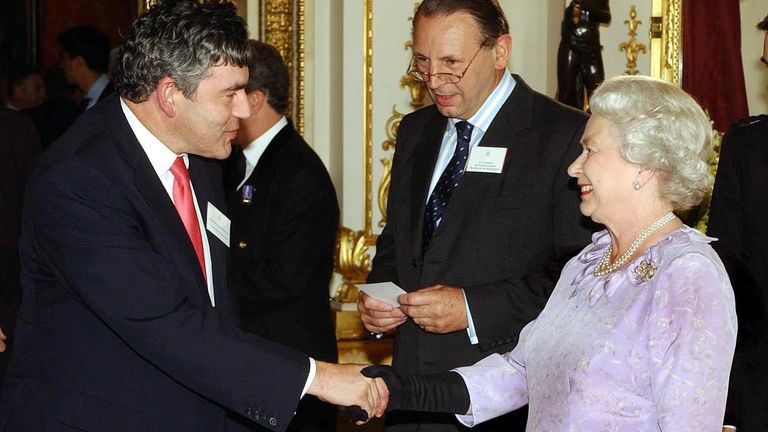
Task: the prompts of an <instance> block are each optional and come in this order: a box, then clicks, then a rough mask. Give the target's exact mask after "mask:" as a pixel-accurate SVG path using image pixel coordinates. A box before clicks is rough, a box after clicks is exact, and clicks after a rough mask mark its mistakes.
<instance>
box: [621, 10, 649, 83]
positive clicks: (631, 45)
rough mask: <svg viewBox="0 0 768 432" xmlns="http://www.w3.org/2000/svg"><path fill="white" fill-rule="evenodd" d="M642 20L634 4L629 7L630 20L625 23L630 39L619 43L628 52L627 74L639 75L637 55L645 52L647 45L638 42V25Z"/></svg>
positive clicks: (622, 49)
mask: <svg viewBox="0 0 768 432" xmlns="http://www.w3.org/2000/svg"><path fill="white" fill-rule="evenodd" d="M642 23H643V22H642V21H638V20H637V10H636V9H635V6H634V5H632V6H630V8H629V20H627V21H624V24H626V25H627V27H629V33H628V34H629V41H627V42H622V43H621V44H619V50H621V51H625V52H626V53H627V70H625V71H624V73H625V74H627V75H637V74H638V73H639V71H638V70H637V56H638V55H639V54H640V53H641V52H642V53H645V52H646V50H645V45H644V44H642V43H638V42H637V27H638V26H639V25H640V24H642Z"/></svg>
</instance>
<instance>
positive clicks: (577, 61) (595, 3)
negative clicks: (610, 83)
mask: <svg viewBox="0 0 768 432" xmlns="http://www.w3.org/2000/svg"><path fill="white" fill-rule="evenodd" d="M610 22H611V10H610V8H609V6H608V0H572V1H571V4H569V5H568V7H567V8H565V16H564V17H563V25H562V28H561V33H562V39H561V40H560V48H559V49H558V52H557V100H559V101H560V102H562V103H564V104H566V105H570V106H572V107H575V108H578V109H584V108H585V106H586V104H585V100H584V93H585V90H586V96H587V99H589V96H590V95H591V94H592V92H593V91H594V90H595V88H597V86H598V85H599V84H600V83H601V82H602V81H603V80H604V79H605V71H604V69H603V58H602V55H601V52H600V51H601V49H602V46H600V33H599V31H598V30H599V26H600V24H608V23H610Z"/></svg>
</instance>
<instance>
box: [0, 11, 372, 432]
mask: <svg viewBox="0 0 768 432" xmlns="http://www.w3.org/2000/svg"><path fill="white" fill-rule="evenodd" d="M247 38H248V36H247V30H246V28H245V23H244V22H243V20H242V19H241V18H240V17H238V16H237V13H236V9H235V6H234V5H233V4H232V3H229V2H224V1H208V2H203V3H198V2H197V1H196V0H176V1H164V2H158V3H156V4H155V5H154V6H152V7H151V8H150V9H149V10H148V11H147V12H146V13H144V14H143V15H142V16H141V17H140V18H139V19H138V20H137V21H136V22H135V23H134V25H133V27H132V29H131V30H130V32H129V34H128V36H127V37H126V39H125V41H124V43H123V45H122V47H121V60H120V72H119V73H118V78H117V88H118V90H119V94H120V97H118V96H117V95H114V96H111V97H109V98H107V99H106V100H104V102H103V103H102V104H99V105H98V106H97V107H94V108H93V109H92V110H89V111H88V112H86V113H85V114H84V115H83V116H81V117H80V118H79V119H78V121H77V122H76V123H75V125H73V126H72V128H70V129H69V130H68V131H67V132H66V133H65V134H64V136H62V138H61V139H59V140H58V141H57V142H56V143H54V144H53V145H52V146H51V147H50V148H49V149H48V151H47V152H46V153H45V155H44V156H43V158H42V159H41V161H40V163H39V164H38V165H37V167H36V170H35V172H34V174H33V175H32V177H31V179H30V182H29V187H28V192H27V196H26V203H25V220H24V224H23V228H22V238H21V246H20V251H21V252H20V253H21V262H22V289H23V291H24V295H23V300H22V305H21V309H20V311H19V317H18V322H17V326H16V342H15V347H14V351H13V353H12V358H11V363H10V365H9V367H8V372H7V374H6V377H5V382H4V383H3V389H2V395H1V396H0V429H2V430H8V431H42V430H60V429H77V430H84V431H117V432H120V431H136V430H143V431H158V432H159V431H162V432H166V431H225V430H226V431H236V430H248V429H250V428H252V427H253V428H255V427H257V426H262V427H264V428H267V429H270V430H276V431H283V430H285V429H286V427H287V426H288V424H289V422H290V419H291V418H292V416H293V413H294V410H295V408H296V406H297V405H298V402H299V400H300V398H301V397H302V396H303V395H304V394H305V393H309V394H312V395H315V396H318V397H319V398H321V399H323V400H326V401H329V402H331V403H336V404H341V405H354V404H356V405H360V406H361V407H362V408H363V409H365V410H366V411H367V412H368V413H370V414H371V415H377V414H380V411H381V410H380V408H379V407H378V404H379V403H378V398H379V396H378V393H377V392H376V390H375V384H373V382H370V381H366V380H365V378H364V377H362V375H360V374H359V370H360V366H355V365H335V364H329V363H325V362H321V361H315V360H314V359H311V358H310V357H308V356H307V355H305V354H302V353H300V352H298V351H295V350H293V349H290V348H287V347H284V346H281V345H278V344H276V343H273V342H270V341H268V340H266V339H264V338H261V337H259V336H256V335H249V334H247V333H244V332H242V331H241V330H240V329H238V327H237V322H236V319H235V315H236V311H235V310H234V305H233V300H234V295H233V294H232V293H230V292H229V290H228V286H227V269H226V261H227V250H226V249H227V247H228V245H229V238H228V234H229V220H228V219H227V218H226V217H225V216H224V215H223V213H222V212H221V211H220V210H219V209H223V208H224V205H225V203H224V199H223V190H222V187H221V184H222V179H221V175H220V172H219V166H218V163H217V162H215V161H212V160H210V159H206V158H209V157H211V158H217V159H224V158H226V157H227V156H228V155H229V153H230V149H231V148H230V141H231V140H232V139H233V138H234V137H235V135H236V133H237V129H238V119H240V118H246V117H248V116H249V115H250V109H249V107H248V103H247V100H246V95H245V92H244V88H245V85H246V83H247V80H248V69H247V64H248V59H249V53H248V45H247ZM147 65H152V66H151V67H147Z"/></svg>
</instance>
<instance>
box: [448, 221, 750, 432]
mask: <svg viewBox="0 0 768 432" xmlns="http://www.w3.org/2000/svg"><path fill="white" fill-rule="evenodd" d="M712 240H713V239H712V238H709V237H706V236H704V235H702V234H700V233H699V232H698V231H695V230H693V229H690V228H688V227H684V228H681V229H680V230H677V231H675V232H673V233H671V234H670V235H668V236H667V237H666V238H665V239H663V240H662V241H660V242H659V243H657V244H656V245H654V246H653V247H651V248H650V249H649V250H648V251H647V252H646V253H645V254H644V255H643V256H642V257H639V258H637V259H636V260H634V261H633V262H631V263H630V264H629V265H628V266H626V267H624V268H622V269H619V270H617V271H616V272H614V273H611V274H608V275H605V276H601V277H596V276H594V275H593V274H592V271H593V270H594V269H595V266H597V263H598V261H599V260H600V258H601V257H602V255H603V252H604V251H605V250H606V248H607V247H608V245H609V243H610V237H609V235H608V233H607V231H601V232H598V233H596V234H594V236H593V237H592V244H591V245H589V246H587V247H586V248H585V249H584V250H583V251H582V252H581V253H580V254H579V255H578V256H577V257H575V258H573V259H571V260H570V261H569V262H568V264H567V265H566V266H565V268H564V270H563V273H562V275H561V277H560V280H559V281H558V283H557V286H556V287H555V290H554V292H553V293H552V296H551V298H550V299H549V301H548V302H547V305H546V307H545V308H544V310H543V311H542V312H541V314H540V315H539V317H538V318H537V319H536V320H535V321H533V322H531V323H529V324H528V325H527V326H526V327H525V328H524V329H523V331H522V332H521V334H520V342H519V343H518V345H517V347H515V349H514V350H513V351H511V352H509V353H506V354H502V355H499V354H493V355H491V356H489V357H486V358H485V359H483V360H481V361H479V362H478V363H477V364H475V365H473V366H470V367H464V368H459V369H456V371H457V372H458V373H460V374H461V375H462V377H463V378H464V380H465V382H466V383H467V387H468V389H469V394H470V398H471V401H472V414H471V415H466V416H462V415H459V416H457V417H458V419H459V420H460V421H461V422H462V423H464V424H466V425H467V426H473V425H476V424H478V423H481V422H483V421H486V420H489V419H491V418H494V417H497V416H499V415H502V414H504V413H507V412H510V411H512V410H514V409H517V408H519V407H521V406H523V405H525V404H529V415H528V426H527V429H526V430H527V431H528V432H561V431H562V432H565V431H574V432H575V431H579V432H584V431H588V432H598V431H599V432H608V431H622V432H629V431H637V432H649V431H665V432H667V431H670V432H683V431H695V432H715V431H720V430H721V425H722V421H723V413H724V411H725V400H726V395H727V390H728V375H729V371H730V367H731V359H732V357H733V350H734V347H735V344H736V311H735V307H734V300H733V290H732V288H731V284H730V282H729V280H728V276H727V274H726V272H725V269H724V268H723V265H722V263H721V262H720V259H719V258H718V257H717V255H716V253H715V252H714V251H713V249H712V248H711V247H710V246H709V244H708V243H709V242H710V241H712Z"/></svg>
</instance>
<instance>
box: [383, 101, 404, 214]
mask: <svg viewBox="0 0 768 432" xmlns="http://www.w3.org/2000/svg"><path fill="white" fill-rule="evenodd" d="M402 119H403V114H402V113H400V112H398V111H397V108H396V106H395V105H392V116H390V117H389V118H388V119H387V124H386V133H387V139H386V140H385V141H384V142H383V143H381V148H382V149H383V150H384V151H389V150H390V149H391V150H393V151H394V149H395V142H396V141H397V129H398V128H399V127H400V120H402ZM379 161H380V162H381V164H382V165H384V172H383V173H382V175H381V181H380V182H379V211H381V219H380V220H379V227H384V225H386V223H387V199H388V197H389V184H390V183H391V181H392V158H391V157H389V158H381V159H379Z"/></svg>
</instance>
